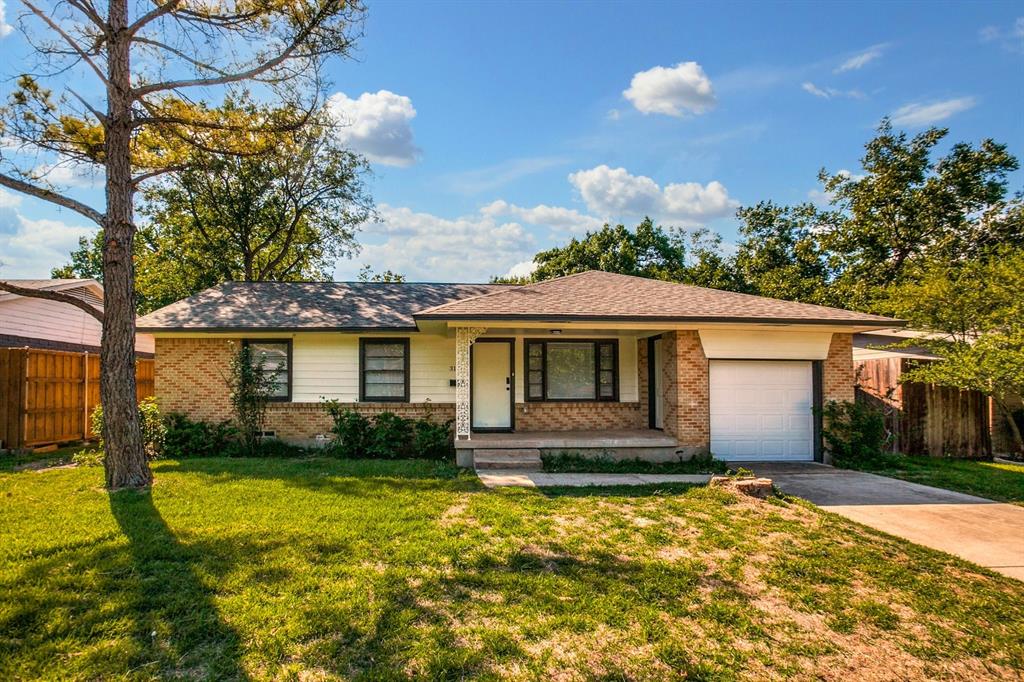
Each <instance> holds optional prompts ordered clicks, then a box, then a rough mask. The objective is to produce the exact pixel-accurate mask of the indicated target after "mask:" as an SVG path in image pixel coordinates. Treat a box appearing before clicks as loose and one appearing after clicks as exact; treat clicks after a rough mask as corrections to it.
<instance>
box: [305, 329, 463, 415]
mask: <svg viewBox="0 0 1024 682" xmlns="http://www.w3.org/2000/svg"><path fill="white" fill-rule="evenodd" d="M376 336H378V337H382V336H383V337H386V338H406V337H408V338H409V399H410V401H411V402H414V403H422V402H426V401H427V400H430V402H434V403H452V402H455V387H454V386H450V385H449V381H450V380H451V379H454V378H455V371H454V369H452V368H453V366H454V364H455V339H449V338H446V337H443V336H432V335H425V334H388V335H381V334H378V335H376ZM359 338H360V337H359V336H358V335H354V334H332V333H327V332H324V333H314V334H296V335H295V337H294V339H293V340H292V364H293V365H294V376H293V378H292V400H294V401H295V402H319V401H320V400H321V399H323V398H332V399H336V400H340V401H341V402H346V403H351V402H357V401H358V400H359ZM365 338H372V337H371V336H370V335H367V336H366V337H365Z"/></svg>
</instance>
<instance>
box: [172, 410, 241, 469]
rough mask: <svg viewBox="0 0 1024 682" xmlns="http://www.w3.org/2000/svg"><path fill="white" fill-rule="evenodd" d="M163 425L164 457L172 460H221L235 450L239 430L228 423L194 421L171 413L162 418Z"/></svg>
mask: <svg viewBox="0 0 1024 682" xmlns="http://www.w3.org/2000/svg"><path fill="white" fill-rule="evenodd" d="M164 426H165V428H166V434H165V436H164V454H165V456H167V457H170V458H172V459H183V458H187V457H223V456H225V455H230V454H232V451H233V450H235V449H237V445H236V443H237V438H238V430H237V429H236V428H235V427H234V426H232V425H231V423H230V422H227V421H223V422H216V423H214V422H204V421H193V420H191V419H189V418H188V417H186V416H185V415H183V414H177V413H172V414H169V415H167V417H166V418H165V419H164Z"/></svg>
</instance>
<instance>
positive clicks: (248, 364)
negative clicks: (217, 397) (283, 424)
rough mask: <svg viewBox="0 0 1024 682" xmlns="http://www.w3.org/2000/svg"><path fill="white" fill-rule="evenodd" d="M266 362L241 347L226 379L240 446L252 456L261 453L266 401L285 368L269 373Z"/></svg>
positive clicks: (261, 356)
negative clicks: (265, 367) (265, 368)
mask: <svg viewBox="0 0 1024 682" xmlns="http://www.w3.org/2000/svg"><path fill="white" fill-rule="evenodd" d="M265 363H266V357H265V356H263V355H262V354H261V355H260V357H255V356H253V353H252V350H251V349H250V348H249V346H246V345H242V346H240V347H239V348H238V350H236V351H235V352H234V353H233V354H232V355H231V361H230V363H229V373H228V376H227V377H226V382H227V385H228V391H229V397H230V399H231V408H232V410H233V411H234V413H235V422H236V424H237V426H238V435H239V437H240V439H241V445H242V447H243V448H244V449H245V450H247V451H248V453H249V454H251V455H253V456H256V455H257V454H258V449H259V443H260V438H261V437H262V435H263V424H264V422H265V421H266V416H267V402H268V401H269V400H270V397H271V395H273V392H274V388H275V386H276V385H277V374H278V372H280V371H281V369H282V368H281V367H280V366H278V368H277V370H275V371H273V372H266V371H264V365H265Z"/></svg>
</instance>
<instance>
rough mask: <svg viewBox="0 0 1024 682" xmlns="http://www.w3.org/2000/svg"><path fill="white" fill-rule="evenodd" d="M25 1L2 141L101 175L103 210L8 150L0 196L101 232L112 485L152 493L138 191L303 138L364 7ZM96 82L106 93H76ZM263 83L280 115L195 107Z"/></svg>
mask: <svg viewBox="0 0 1024 682" xmlns="http://www.w3.org/2000/svg"><path fill="white" fill-rule="evenodd" d="M21 3H22V5H24V7H25V8H26V10H27V11H26V13H25V19H24V20H23V21H22V22H21V25H20V28H21V30H23V31H24V32H26V34H27V37H28V39H29V43H30V44H31V45H33V47H34V48H35V49H36V52H37V55H38V57H39V60H38V61H39V63H38V64H36V65H35V68H33V69H32V73H33V75H27V74H26V75H21V76H20V77H19V78H18V79H17V85H16V87H15V89H14V92H13V93H12V95H11V98H10V101H9V103H8V105H7V106H6V107H4V108H3V110H2V111H0V126H2V129H0V135H3V136H5V137H7V138H13V139H14V140H15V141H16V142H17V143H19V144H21V145H27V146H29V147H32V148H34V149H36V150H38V151H39V152H40V153H41V154H42V155H43V156H44V157H48V159H49V160H50V161H52V162H54V163H64V164H91V165H94V166H98V167H100V169H101V170H102V173H103V177H104V190H105V192H104V193H105V198H106V202H105V206H104V207H103V208H102V210H101V209H98V208H95V207H93V206H90V205H88V204H87V203H85V202H83V201H80V200H78V199H75V198H73V197H71V196H69V195H68V194H67V193H64V192H61V191H59V190H58V189H57V188H55V187H53V186H51V185H49V184H48V183H47V182H46V180H45V178H44V177H41V176H40V174H39V173H38V172H35V171H34V167H26V165H25V163H26V162H25V159H24V157H18V156H17V155H14V154H12V153H10V152H9V151H5V150H0V164H2V166H0V186H4V187H7V188H9V189H13V190H16V191H19V192H23V193H25V194H28V195H31V196H33V197H36V198H39V199H42V200H44V201H48V202H51V203H53V204H56V205H58V206H61V207H63V208H66V209H68V210H71V211H74V212H76V213H79V214H81V215H82V216H84V217H86V218H88V219H89V220H91V221H93V222H94V223H96V224H97V225H98V226H100V227H101V228H103V232H104V237H103V240H104V243H103V281H104V288H105V301H104V304H105V314H104V315H103V339H102V342H101V378H100V397H101V401H102V403H103V407H104V414H105V417H106V418H105V420H104V429H103V430H104V433H103V438H104V441H105V443H106V447H107V452H106V455H107V456H106V458H105V467H106V484H107V487H108V488H111V489H116V488H121V487H144V486H148V485H149V484H150V482H151V480H152V473H151V472H150V470H149V466H148V464H147V462H146V456H145V452H144V450H143V444H142V438H141V432H140V428H139V423H138V417H137V413H136V406H135V402H136V394H135V349H134V342H135V300H134V297H135V272H134V267H133V259H132V255H133V253H134V240H135V232H136V229H135V221H134V201H133V200H134V195H135V193H136V191H137V190H138V189H139V187H140V185H141V184H142V183H144V182H146V181H147V180H150V179H153V178H155V177H157V176H159V175H161V174H163V173H166V172H168V171H170V170H180V169H181V168H183V167H187V166H188V164H189V162H190V158H191V157H192V155H193V154H194V153H195V152H196V151H201V152H224V153H234V154H239V155H246V154H252V153H254V152H258V151H261V149H259V148H260V147H263V148H266V147H268V146H272V145H273V144H274V141H273V140H271V139H268V138H269V136H268V133H274V132H281V131H288V130H297V129H299V128H301V127H302V125H304V124H305V123H306V121H307V120H308V116H309V112H312V111H315V110H316V109H317V108H318V104H317V99H318V96H319V92H320V85H321V84H320V82H319V74H320V66H321V65H322V63H323V61H324V60H325V59H326V58H328V57H329V56H331V55H345V54H347V53H348V51H349V49H350V47H351V46H352V43H353V30H352V29H353V26H355V25H357V22H358V21H359V20H360V18H361V16H362V11H363V10H362V7H361V6H360V5H359V4H356V3H351V2H346V1H344V0H282V1H280V2H264V1H262V0H254V1H250V0H246V1H241V0H238V1H236V2H226V1H223V2H222V1H220V0H213V1H212V2H210V1H209V0H166V1H165V2H156V3H150V2H146V1H144V0H137V1H136V2H135V3H132V4H131V5H130V4H129V2H128V0H108V2H107V3H106V5H105V6H97V5H96V4H95V3H94V2H93V0H68V1H67V2H65V3H60V4H58V5H56V6H55V7H54V8H52V9H49V8H43V7H41V6H39V5H37V4H36V1H35V0H21ZM90 79H91V81H92V83H93V84H96V85H98V87H88V89H87V88H86V87H80V84H82V83H85V82H86V81H87V80H90ZM48 81H49V82H55V83H57V87H60V88H61V94H60V95H58V96H55V95H54V92H53V90H51V89H50V88H48V87H47V86H46V85H45V83H46V82H48ZM254 83H255V84H257V85H258V87H259V88H260V92H261V95H262V96H264V97H265V98H266V99H267V100H272V101H274V102H275V104H277V105H279V106H276V107H275V108H274V110H272V111H271V112H270V113H269V114H268V113H265V112H263V111H261V112H259V113H258V114H256V115H255V116H253V115H251V114H250V113H249V112H247V111H245V110H229V109H225V108H210V107H208V106H206V105H204V104H202V103H197V102H196V99H195V97H196V93H198V96H199V97H203V96H209V95H211V94H212V95H214V96H216V94H218V93H223V92H224V90H225V89H227V90H229V91H230V89H231V88H232V87H236V86H242V85H244V84H254ZM93 93H95V94H93Z"/></svg>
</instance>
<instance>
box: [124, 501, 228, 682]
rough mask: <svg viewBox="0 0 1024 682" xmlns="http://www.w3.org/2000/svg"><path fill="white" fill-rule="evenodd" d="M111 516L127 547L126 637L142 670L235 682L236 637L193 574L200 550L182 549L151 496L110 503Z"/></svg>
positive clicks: (199, 577) (159, 673)
mask: <svg viewBox="0 0 1024 682" xmlns="http://www.w3.org/2000/svg"><path fill="white" fill-rule="evenodd" d="M110 510H111V512H112V513H113V515H114V518H115V519H116V521H117V524H118V525H119V526H120V527H121V530H122V531H123V532H124V535H125V537H126V538H127V539H128V551H129V554H130V557H131V570H132V582H133V583H134V584H135V586H136V587H135V590H134V594H132V595H131V597H130V602H131V611H132V616H133V619H134V623H133V626H132V631H131V637H132V640H133V644H134V645H135V647H136V648H137V651H138V654H139V656H138V658H139V659H146V661H145V662H143V663H141V664H140V667H142V669H143V670H146V669H147V668H148V670H147V672H149V673H151V674H155V675H160V676H164V675H171V676H179V675H183V676H186V677H198V678H203V679H220V680H226V679H231V680H238V679H246V678H247V676H246V674H245V672H244V671H243V669H242V668H241V665H240V660H239V659H240V657H241V653H242V649H241V641H240V639H239V636H238V633H237V632H235V631H234V629H232V628H231V627H229V626H228V625H227V624H225V623H224V622H223V621H222V620H221V619H220V616H219V614H218V613H217V608H216V606H215V605H214V603H213V599H212V595H211V593H210V590H209V588H207V587H206V586H205V585H204V584H203V579H202V577H201V576H200V575H199V573H198V572H197V571H196V565H197V564H198V562H199V561H201V560H202V559H201V557H199V556H198V553H199V551H200V550H199V549H198V548H194V547H192V548H190V547H186V546H183V545H182V544H181V543H179V542H178V539H177V538H176V537H175V536H174V533H173V532H171V529H170V528H169V527H168V526H167V523H166V522H165V521H164V519H163V517H161V516H160V512H159V511H158V510H157V509H156V507H155V506H154V505H153V498H152V496H151V495H150V493H149V492H134V491H121V492H117V493H112V494H111V495H110Z"/></svg>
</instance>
